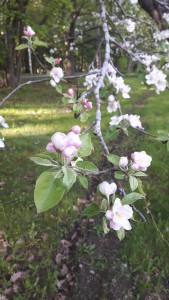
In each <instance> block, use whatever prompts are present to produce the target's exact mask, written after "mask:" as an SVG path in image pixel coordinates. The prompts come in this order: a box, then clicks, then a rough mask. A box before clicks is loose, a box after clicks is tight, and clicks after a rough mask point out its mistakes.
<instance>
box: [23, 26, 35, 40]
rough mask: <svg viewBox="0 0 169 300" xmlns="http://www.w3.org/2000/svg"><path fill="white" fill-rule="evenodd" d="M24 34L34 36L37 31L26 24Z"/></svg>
mask: <svg viewBox="0 0 169 300" xmlns="http://www.w3.org/2000/svg"><path fill="white" fill-rule="evenodd" d="M23 33H24V35H26V36H30V37H31V36H33V35H35V31H34V30H33V29H32V28H31V27H30V26H26V29H25V30H24V32H23Z"/></svg>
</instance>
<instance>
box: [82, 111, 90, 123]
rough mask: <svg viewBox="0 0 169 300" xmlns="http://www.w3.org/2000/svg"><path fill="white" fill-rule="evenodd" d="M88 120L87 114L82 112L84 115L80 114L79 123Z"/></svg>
mask: <svg viewBox="0 0 169 300" xmlns="http://www.w3.org/2000/svg"><path fill="white" fill-rule="evenodd" d="M88 118H89V114H88V113H86V112H84V113H82V114H80V121H81V122H86V121H87V119H88Z"/></svg>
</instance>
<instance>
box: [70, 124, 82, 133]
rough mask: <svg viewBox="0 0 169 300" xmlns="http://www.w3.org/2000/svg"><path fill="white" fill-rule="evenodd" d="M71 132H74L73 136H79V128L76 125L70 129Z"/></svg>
mask: <svg viewBox="0 0 169 300" xmlns="http://www.w3.org/2000/svg"><path fill="white" fill-rule="evenodd" d="M71 131H72V132H74V133H75V134H80V132H81V128H80V127H79V126H78V125H75V126H73V127H72V128H71Z"/></svg>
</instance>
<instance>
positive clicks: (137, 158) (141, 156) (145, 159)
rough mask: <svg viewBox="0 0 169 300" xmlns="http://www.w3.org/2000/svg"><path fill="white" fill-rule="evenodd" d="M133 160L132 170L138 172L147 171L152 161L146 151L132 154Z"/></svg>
mask: <svg viewBox="0 0 169 300" xmlns="http://www.w3.org/2000/svg"><path fill="white" fill-rule="evenodd" d="M131 159H132V164H131V168H132V169H133V170H136V171H139V170H140V171H146V170H147V168H148V167H149V166H150V164H151V161H152V157H151V156H149V155H147V154H146V152H145V151H141V152H134V153H132V154H131Z"/></svg>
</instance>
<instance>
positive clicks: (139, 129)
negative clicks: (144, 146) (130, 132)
mask: <svg viewBox="0 0 169 300" xmlns="http://www.w3.org/2000/svg"><path fill="white" fill-rule="evenodd" d="M134 129H136V130H138V131H140V132H142V133H144V134H146V135H148V136H151V137H153V138H155V139H156V138H157V136H155V135H153V134H151V133H149V132H147V131H145V130H144V129H141V128H138V127H136V128H134Z"/></svg>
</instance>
